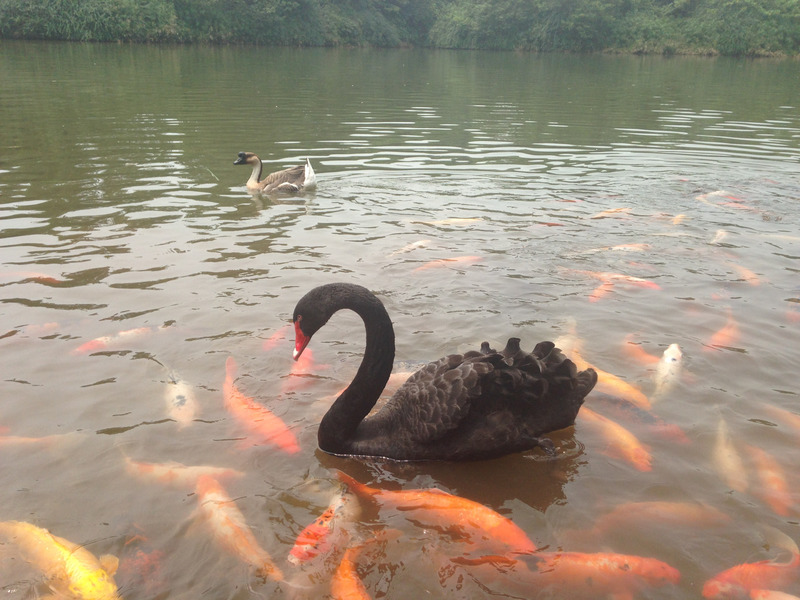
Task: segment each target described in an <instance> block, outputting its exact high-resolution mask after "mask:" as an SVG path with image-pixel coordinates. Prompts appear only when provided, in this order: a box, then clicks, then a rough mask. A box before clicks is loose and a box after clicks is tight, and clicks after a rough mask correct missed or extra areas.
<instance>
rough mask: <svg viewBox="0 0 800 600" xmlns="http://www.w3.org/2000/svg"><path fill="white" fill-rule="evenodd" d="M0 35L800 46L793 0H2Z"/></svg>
mask: <svg viewBox="0 0 800 600" xmlns="http://www.w3.org/2000/svg"><path fill="white" fill-rule="evenodd" d="M0 37H4V38H23V39H48V40H87V41H88V40H92V41H131V42H208V43H256V44H270V45H298V46H335V45H349V46H367V45H371V46H383V47H398V46H427V47H441V48H482V49H496V50H528V51H541V52H553V51H555V52H599V51H605V52H641V53H664V54H673V53H715V54H728V55H737V56H757V55H769V54H788V55H796V54H800V1H798V0H0Z"/></svg>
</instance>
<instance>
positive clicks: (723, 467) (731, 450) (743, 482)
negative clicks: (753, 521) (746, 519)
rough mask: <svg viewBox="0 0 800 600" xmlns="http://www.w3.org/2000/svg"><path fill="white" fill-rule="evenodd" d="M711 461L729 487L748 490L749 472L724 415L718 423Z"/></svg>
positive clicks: (738, 490) (740, 490) (741, 490)
mask: <svg viewBox="0 0 800 600" xmlns="http://www.w3.org/2000/svg"><path fill="white" fill-rule="evenodd" d="M711 461H712V463H713V465H714V467H715V468H716V470H717V473H718V474H719V476H720V477H721V478H722V479H723V481H725V483H726V484H727V485H728V487H729V488H731V489H732V490H736V491H737V492H744V491H746V490H747V485H748V484H747V473H746V472H745V470H744V462H743V461H742V457H741V455H740V454H739V451H738V450H736V447H735V446H734V445H733V441H732V440H731V434H730V432H729V431H728V424H727V423H726V422H725V419H723V418H722V417H720V419H719V424H718V425H717V437H716V439H715V441H714V448H713V451H712V455H711Z"/></svg>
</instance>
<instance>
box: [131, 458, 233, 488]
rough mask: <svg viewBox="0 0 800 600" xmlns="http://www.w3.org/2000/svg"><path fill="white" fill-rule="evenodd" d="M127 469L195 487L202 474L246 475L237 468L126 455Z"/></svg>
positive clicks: (151, 478) (221, 476)
mask: <svg viewBox="0 0 800 600" xmlns="http://www.w3.org/2000/svg"><path fill="white" fill-rule="evenodd" d="M125 469H126V470H127V471H128V473H129V474H131V475H133V476H135V477H138V478H139V479H143V480H147V481H154V482H158V483H162V484H165V485H170V486H176V487H182V488H193V487H195V486H196V485H197V480H198V479H200V477H202V476H204V475H205V476H208V477H214V478H216V479H234V478H239V477H242V476H243V475H244V473H242V472H241V471H237V470H236V469H227V468H224V467H212V466H208V465H197V466H187V465H184V464H181V463H179V462H173V461H170V462H163V463H147V462H139V461H135V460H133V459H131V458H129V457H127V456H126V457H125Z"/></svg>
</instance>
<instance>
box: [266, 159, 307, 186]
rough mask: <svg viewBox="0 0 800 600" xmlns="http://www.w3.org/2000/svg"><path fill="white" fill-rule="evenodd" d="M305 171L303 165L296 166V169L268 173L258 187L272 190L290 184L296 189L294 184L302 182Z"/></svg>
mask: <svg viewBox="0 0 800 600" xmlns="http://www.w3.org/2000/svg"><path fill="white" fill-rule="evenodd" d="M305 169H306V167H305V165H298V166H296V167H291V168H289V169H284V170H283V171H276V172H274V173H270V174H269V175H267V176H266V177H265V178H264V179H262V180H261V181H260V182H259V185H260V186H261V187H262V189H264V190H272V189H275V188H277V187H279V186H282V185H283V184H292V185H293V186H295V188H296V183H297V182H298V181H303V177H304V176H305ZM295 191H296V189H295Z"/></svg>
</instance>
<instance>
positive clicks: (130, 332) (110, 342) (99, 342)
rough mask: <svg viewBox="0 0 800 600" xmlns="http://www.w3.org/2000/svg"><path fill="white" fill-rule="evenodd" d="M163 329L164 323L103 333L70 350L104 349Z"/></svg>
mask: <svg viewBox="0 0 800 600" xmlns="http://www.w3.org/2000/svg"><path fill="white" fill-rule="evenodd" d="M164 329H166V326H164V325H161V326H159V327H137V328H135V329H126V330H124V331H120V332H118V333H115V334H114V335H104V336H102V337H98V338H94V339H93V340H90V341H88V342H85V343H83V344H81V345H80V346H78V347H77V348H75V349H74V350H72V354H88V353H89V352H97V351H99V350H105V349H106V348H109V347H114V346H119V345H120V344H122V343H125V342H129V341H131V340H135V339H140V338H143V337H145V336H147V335H150V334H153V333H156V332H159V331H163V330H164Z"/></svg>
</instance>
